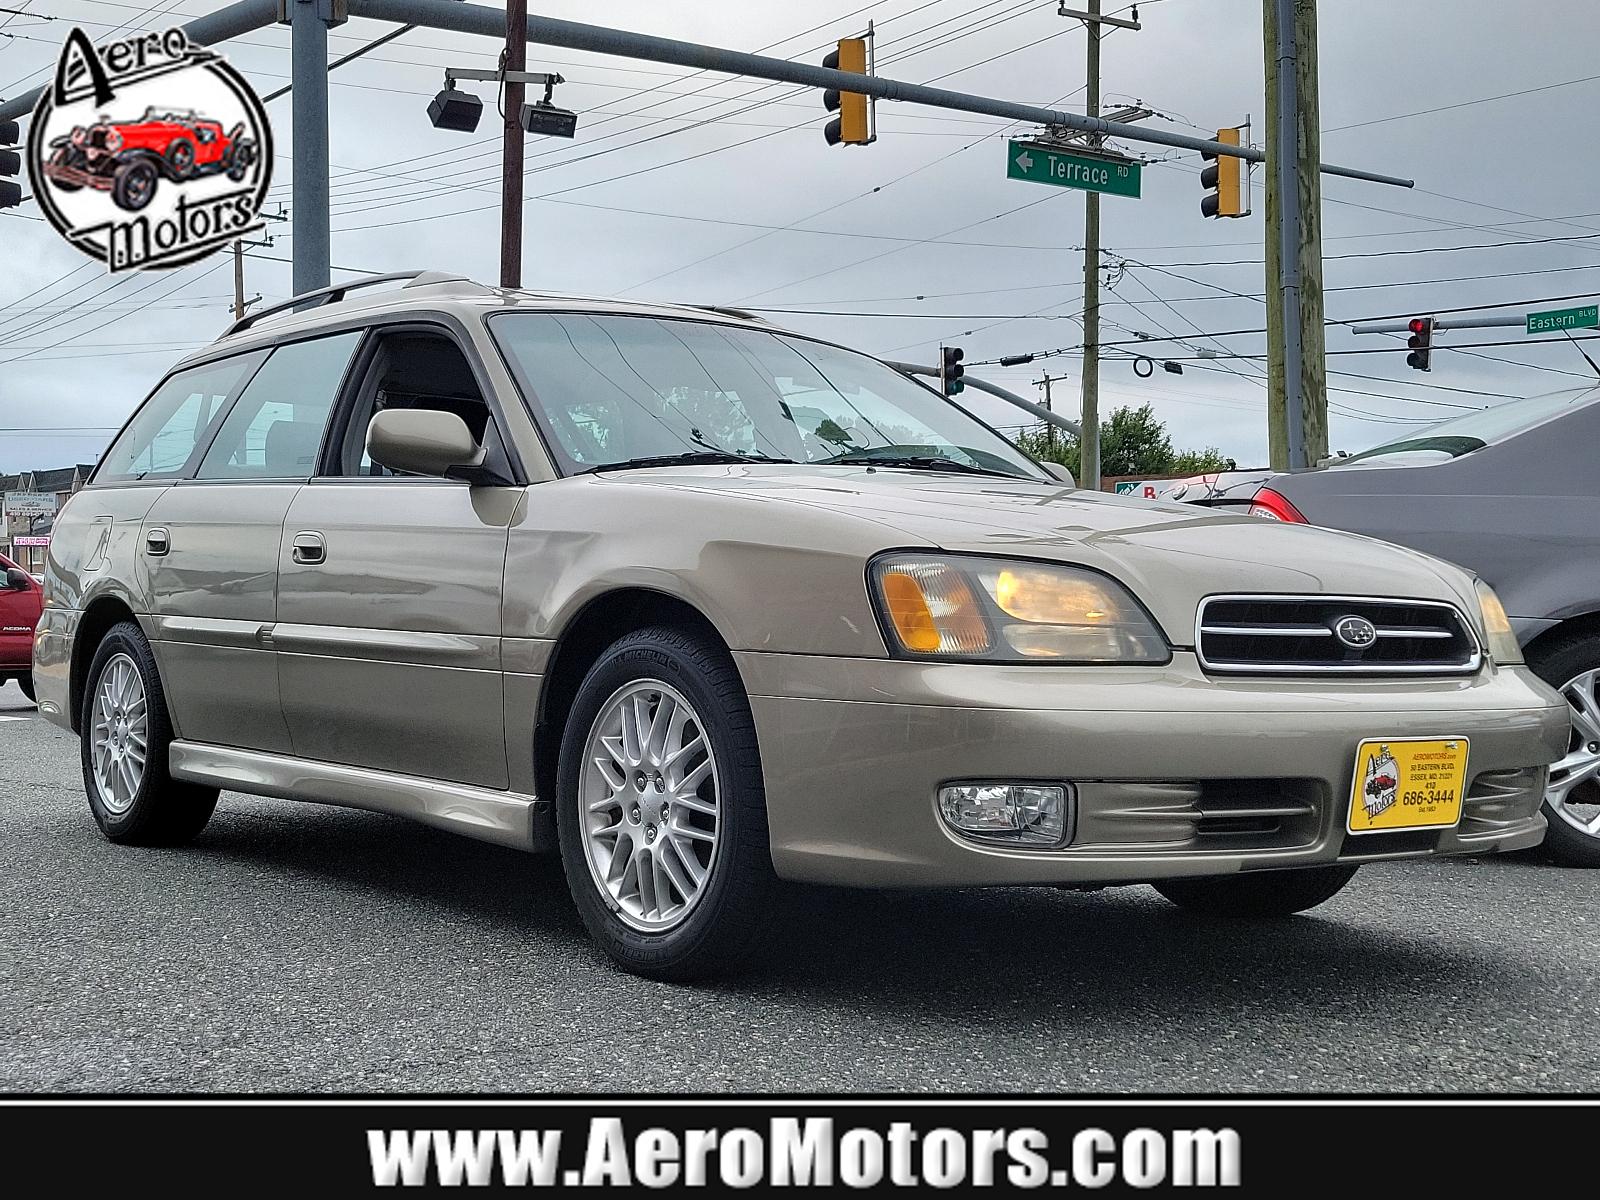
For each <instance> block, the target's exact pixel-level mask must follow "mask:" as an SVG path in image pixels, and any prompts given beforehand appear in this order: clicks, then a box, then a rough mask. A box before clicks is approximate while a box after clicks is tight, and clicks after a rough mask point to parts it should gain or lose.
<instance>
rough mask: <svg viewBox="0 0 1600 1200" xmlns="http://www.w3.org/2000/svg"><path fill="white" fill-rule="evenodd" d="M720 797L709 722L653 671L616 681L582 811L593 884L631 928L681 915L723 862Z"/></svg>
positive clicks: (589, 762) (664, 925)
mask: <svg viewBox="0 0 1600 1200" xmlns="http://www.w3.org/2000/svg"><path fill="white" fill-rule="evenodd" d="M721 801H722V795H721V790H720V788H719V786H718V780H717V767H716V761H715V759H714V758H713V756H712V746H711V743H710V740H709V735H708V733H707V730H706V727H705V724H704V722H702V721H701V719H700V716H699V714H698V713H697V712H696V711H695V709H694V706H693V705H692V704H690V703H689V701H688V700H687V699H686V698H685V697H684V696H683V694H682V693H681V692H679V691H677V690H676V689H674V688H672V687H671V686H669V685H668V684H665V683H662V682H661V681H659V680H655V679H643V680H636V681H634V682H632V683H629V684H627V685H626V686H624V687H622V688H620V689H618V691H616V692H615V693H614V694H613V695H612V696H611V698H610V699H608V700H607V701H606V702H605V703H604V704H603V705H601V707H600V712H599V713H598V715H597V716H596V717H595V720H594V723H593V725H592V726H590V729H589V737H588V740H587V741H586V742H585V744H584V753H583V766H582V769H581V774H580V776H579V793H578V803H579V819H580V820H581V821H582V823H583V828H582V840H583V849H584V857H585V859H586V860H587V862H588V864H589V872H590V874H591V876H592V877H593V879H594V882H595V885H596V886H597V887H599V888H600V890H601V891H602V893H604V894H605V895H606V896H608V897H609V898H610V900H611V903H612V906H613V908H614V909H615V911H616V914H617V916H618V917H619V918H620V919H621V920H622V921H623V922H624V923H626V924H627V925H629V926H631V927H632V928H634V929H637V930H641V931H643V932H647V933H664V932H667V931H668V930H671V929H675V928H676V927H677V926H679V925H680V924H682V923H683V921H684V920H685V919H686V918H687V917H688V915H689V913H690V912H691V911H692V910H693V909H694V906H695V905H696V904H697V903H698V902H699V900H700V899H701V897H702V896H704V895H705V892H706V888H707V885H708V883H709V881H710V879H711V873H712V871H713V870H714V869H715V867H716V862H717V849H718V845H719V841H720V834H721V826H722V820H721V816H722V809H721Z"/></svg>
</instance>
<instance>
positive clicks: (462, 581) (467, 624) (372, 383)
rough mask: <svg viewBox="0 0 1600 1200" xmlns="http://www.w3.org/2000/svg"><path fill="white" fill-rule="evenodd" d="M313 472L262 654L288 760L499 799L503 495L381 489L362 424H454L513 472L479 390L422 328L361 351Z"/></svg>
mask: <svg viewBox="0 0 1600 1200" xmlns="http://www.w3.org/2000/svg"><path fill="white" fill-rule="evenodd" d="M357 375H358V382H356V384H355V385H354V386H353V387H352V389H351V392H350V397H349V399H348V400H347V402H346V403H345V405H343V406H342V409H341V414H340V416H339V418H338V419H337V420H336V422H335V430H336V432H335V434H334V437H333V438H332V444H331V447H330V451H329V453H328V454H327V456H326V459H325V461H324V473H323V474H322V475H320V476H318V477H317V478H315V479H313V480H312V481H311V482H310V483H308V484H307V485H306V486H305V487H304V488H302V489H300V491H299V492H298V494H296V496H295V497H294V502H293V503H292V505H291V506H290V508H289V515H288V521H287V523H286V524H285V526H284V544H283V548H282V552H281V554H280V557H279V572H280V574H279V599H278V624H277V625H276V627H275V628H274V631H273V642H274V645H275V646H276V648H277V651H278V672H279V677H280V679H281V680H282V685H283V707H284V714H285V716H286V718H287V720H288V723H289V733H290V736H291V738H292V739H293V744H294V751H295V754H296V755H297V756H299V757H302V758H309V759H315V760H318V761H322V762H334V763H341V764H345V765H348V766H358V767H367V768H372V769H377V770H383V771H392V772H397V773H400V774H408V775H420V776H424V777H427V778H430V779H438V780H449V781H452V782H458V783H467V784H476V785H478V786H481V787H492V788H504V787H506V786H508V772H507V764H506V740H505V723H504V722H505V709H504V699H503V693H502V684H501V675H500V612H501V588H502V581H503V576H504V572H505V559H506V540H507V534H508V530H509V528H510V523H511V517H512V513H513V512H514V510H515V508H516V505H517V503H518V501H519V500H520V499H521V497H522V493H523V489H522V488H521V487H516V486H505V487H499V486H476V485H473V484H469V483H466V482H463V481H460V480H452V479H433V478H422V477H418V476H403V475H396V474H393V473H392V472H389V471H387V470H386V469H384V468H382V467H379V466H377V465H375V464H374V463H373V462H372V461H371V459H370V458H368V457H367V456H366V453H365V447H366V430H367V425H368V423H370V421H371V420H372V416H373V413H374V412H375V411H378V410H380V409H386V408H430V409H440V410H444V411H448V412H453V413H456V414H457V415H458V416H460V417H462V419H463V420H464V421H465V422H466V423H467V426H468V428H469V429H470V430H471V431H472V433H473V435H474V436H475V437H477V438H478V439H479V440H480V441H481V442H483V443H484V445H485V447H486V449H487V451H488V462H489V464H490V465H491V466H496V467H497V469H498V470H499V472H500V473H501V474H503V475H505V476H506V477H507V478H510V477H512V476H513V470H512V467H511V464H510V462H509V459H508V457H507V452H506V450H505V449H504V445H505V443H504V442H503V440H502V438H501V434H500V429H499V425H498V419H497V418H496V416H495V415H494V414H493V413H492V412H491V410H490V406H489V404H488V403H486V401H485V395H486V392H485V390H484V388H485V387H486V384H484V383H483V381H482V375H481V373H480V372H479V371H478V370H477V369H476V368H475V367H474V366H473V365H472V363H471V360H469V358H468V357H467V355H466V354H465V353H464V352H463V350H462V349H461V346H460V344H459V343H458V342H457V341H456V340H455V339H454V338H453V337H452V336H451V335H450V334H449V333H448V332H446V331H445V330H443V329H441V328H438V327H431V326H429V327H421V326H414V325H411V326H404V327H390V328H387V329H381V330H379V331H377V332H375V334H374V336H373V339H372V342H371V343H370V344H369V345H368V346H367V347H366V348H365V349H364V351H363V354H362V365H361V366H360V367H359V368H358V369H357Z"/></svg>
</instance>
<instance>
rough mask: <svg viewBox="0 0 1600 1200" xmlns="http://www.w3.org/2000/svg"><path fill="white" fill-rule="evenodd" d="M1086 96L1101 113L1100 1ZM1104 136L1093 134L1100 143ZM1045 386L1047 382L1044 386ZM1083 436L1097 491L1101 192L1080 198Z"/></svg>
mask: <svg viewBox="0 0 1600 1200" xmlns="http://www.w3.org/2000/svg"><path fill="white" fill-rule="evenodd" d="M1088 13H1089V19H1088V20H1086V21H1084V23H1083V24H1084V30H1085V32H1087V33H1088V35H1089V56H1088V58H1089V61H1088V75H1087V82H1088V96H1087V99H1086V100H1085V102H1084V110H1083V111H1084V113H1085V115H1087V116H1090V117H1098V116H1099V115H1100V0H1088ZM1104 140H1105V139H1104V138H1101V137H1099V136H1093V137H1091V138H1090V142H1091V143H1092V144H1093V145H1096V146H1099V145H1101V144H1102V143H1103V142H1104ZM1047 386H1048V385H1047ZM1080 420H1081V421H1082V423H1083V437H1082V439H1081V440H1080V441H1079V443H1078V477H1079V482H1080V483H1081V484H1082V485H1083V486H1084V487H1086V488H1088V489H1089V490H1090V491H1094V492H1098V491H1099V490H1100V193H1099V192H1087V193H1085V194H1084V197H1083V413H1082V416H1081V418H1080Z"/></svg>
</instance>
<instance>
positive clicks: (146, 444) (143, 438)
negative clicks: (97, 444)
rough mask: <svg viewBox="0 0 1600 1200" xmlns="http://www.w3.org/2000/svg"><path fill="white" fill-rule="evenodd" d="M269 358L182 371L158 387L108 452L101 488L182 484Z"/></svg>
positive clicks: (98, 477)
mask: <svg viewBox="0 0 1600 1200" xmlns="http://www.w3.org/2000/svg"><path fill="white" fill-rule="evenodd" d="M266 357H267V352H266V351H265V350H257V351H254V352H253V353H250V354H241V355H239V356H238V357H236V358H225V359H223V360H221V361H220V362H213V363H207V364H206V365H204V366H200V367H191V368H190V369H189V370H187V371H179V372H178V373H177V374H176V375H173V376H171V377H170V378H169V379H167V381H166V382H165V383H163V384H162V385H161V386H160V387H158V388H157V389H156V390H155V391H154V392H153V393H152V394H151V396H150V398H149V399H148V400H146V401H145V402H144V403H143V404H142V405H141V406H140V407H139V411H138V412H137V413H136V414H134V418H133V420H131V421H129V422H128V427H127V428H126V429H124V430H123V431H122V435H121V436H120V437H118V438H117V440H116V441H115V442H114V443H113V444H112V446H111V449H109V450H107V451H106V453H105V457H104V459H102V460H101V464H100V469H99V470H98V471H97V472H95V482H97V483H118V482H126V481H127V480H130V479H145V478H151V479H160V478H176V477H178V476H181V475H183V474H184V468H185V467H186V466H187V465H188V464H189V460H190V459H191V458H193V457H194V454H195V448H196V447H198V446H204V445H205V444H206V442H207V441H208V440H210V436H211V432H212V430H213V429H214V428H215V427H216V423H217V421H219V420H220V419H221V417H222V414H223V413H224V412H226V411H227V409H228V405H229V404H230V403H232V401H233V400H234V398H235V397H236V396H238V394H239V393H240V392H241V391H243V390H244V386H245V384H247V383H249V382H250V377H251V376H252V375H253V374H254V373H255V370H256V368H257V367H259V366H260V365H261V363H262V361H263V360H264V359H265V358H266Z"/></svg>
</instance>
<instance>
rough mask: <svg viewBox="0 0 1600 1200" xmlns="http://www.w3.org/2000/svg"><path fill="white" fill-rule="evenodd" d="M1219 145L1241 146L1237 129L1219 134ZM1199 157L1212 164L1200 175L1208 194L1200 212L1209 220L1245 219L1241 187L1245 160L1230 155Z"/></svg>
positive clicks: (1201, 204)
mask: <svg viewBox="0 0 1600 1200" xmlns="http://www.w3.org/2000/svg"><path fill="white" fill-rule="evenodd" d="M1217 141H1219V142H1222V143H1224V144H1225V145H1229V146H1237V145H1238V144H1239V131H1238V130H1237V129H1219V130H1217ZM1200 157H1202V158H1205V159H1208V160H1210V165H1209V166H1208V167H1206V168H1205V169H1204V170H1202V171H1201V172H1200V186H1201V187H1203V188H1205V189H1206V194H1205V195H1204V196H1202V197H1201V199H1200V212H1201V214H1202V215H1204V216H1207V217H1242V216H1244V215H1245V204H1244V194H1243V189H1242V188H1241V187H1240V186H1239V184H1240V179H1241V178H1242V176H1243V175H1244V160H1243V159H1242V158H1232V157H1229V156H1228V155H1226V154H1224V155H1216V154H1208V153H1206V152H1205V151H1204V150H1202V151H1201V152H1200Z"/></svg>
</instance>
